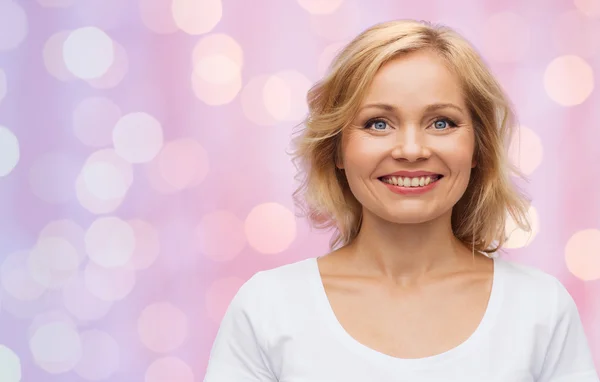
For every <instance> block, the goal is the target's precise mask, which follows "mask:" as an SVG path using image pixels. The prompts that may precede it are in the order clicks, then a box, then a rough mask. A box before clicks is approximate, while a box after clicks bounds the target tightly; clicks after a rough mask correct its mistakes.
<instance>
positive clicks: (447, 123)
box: [433, 118, 457, 130]
mask: <svg viewBox="0 0 600 382" xmlns="http://www.w3.org/2000/svg"><path fill="white" fill-rule="evenodd" d="M456 126H457V125H456V123H454V121H452V120H450V119H448V118H441V119H438V120H436V121H435V122H434V123H433V127H434V129H435V130H446V129H447V128H449V127H456Z"/></svg>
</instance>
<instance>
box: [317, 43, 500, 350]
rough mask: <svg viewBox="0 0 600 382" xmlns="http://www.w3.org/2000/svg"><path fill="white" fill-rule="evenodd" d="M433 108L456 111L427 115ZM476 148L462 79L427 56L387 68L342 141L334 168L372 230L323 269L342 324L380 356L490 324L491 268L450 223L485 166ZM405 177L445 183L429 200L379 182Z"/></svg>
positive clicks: (325, 259) (435, 346) (322, 262)
mask: <svg viewBox="0 0 600 382" xmlns="http://www.w3.org/2000/svg"><path fill="white" fill-rule="evenodd" d="M372 104H385V105H388V106H387V107H380V106H378V107H369V106H368V105H372ZM436 104H452V105H454V106H455V107H450V106H445V107H443V108H437V109H435V110H432V109H430V108H429V109H428V106H430V105H436ZM374 118H376V119H377V120H376V121H373V119H374ZM448 119H450V120H448ZM474 148H475V137H474V131H473V124H472V120H471V117H470V115H469V113H468V111H467V107H466V103H465V100H464V97H463V95H462V93H461V88H460V84H459V81H458V79H457V78H456V76H455V75H454V74H453V73H452V72H450V71H449V70H448V69H447V68H446V67H445V66H444V62H443V61H442V59H441V58H440V57H438V56H437V55H436V54H435V53H433V52H430V51H426V50H421V51H417V52H412V53H409V54H407V55H403V56H400V57H398V58H395V59H393V60H392V61H389V62H388V63H386V64H385V65H384V66H382V67H381V68H380V70H379V71H378V72H377V74H376V76H375V78H374V80H373V82H372V84H371V86H370V88H369V89H368V92H367V94H366V96H365V98H364V100H363V102H362V106H361V110H360V111H359V113H358V115H357V116H356V118H355V120H354V121H353V123H352V126H350V127H348V128H347V129H346V130H345V131H344V132H343V136H342V150H341V151H342V155H341V159H340V161H339V163H337V166H338V168H340V169H343V170H344V172H345V174H346V177H347V179H348V183H349V185H350V188H351V190H352V192H353V194H354V196H355V197H356V198H357V200H358V201H359V202H360V203H361V205H362V206H363V222H362V226H361V230H360V233H359V234H358V236H357V237H356V238H355V240H353V241H352V243H350V244H349V245H347V246H345V247H343V248H340V249H338V250H336V251H334V252H331V253H329V254H327V255H325V256H322V257H320V258H319V259H318V260H317V262H318V265H319V270H320V273H321V278H322V281H323V285H324V287H325V291H326V293H327V296H328V298H329V302H330V305H331V307H332V309H333V311H334V313H335V315H336V317H337V318H338V321H339V323H340V325H342V327H343V328H344V329H345V330H346V332H347V333H348V334H349V335H350V336H352V337H354V339H356V340H357V341H358V342H360V343H362V344H363V345H365V346H367V347H369V348H371V349H373V350H374V351H377V352H381V353H384V354H387V355H390V356H393V357H398V358H422V357H427V356H432V355H435V354H439V353H442V352H444V351H447V350H450V349H452V348H454V347H456V346H458V345H459V344H460V343H462V342H464V341H465V340H466V339H467V338H468V337H469V336H470V335H471V334H472V333H473V332H474V331H475V329H476V328H477V326H478V325H479V323H480V321H481V319H482V317H483V315H484V312H485V309H486V307H487V303H488V300H489V295H490V291H491V285H492V276H493V262H492V260H490V259H488V258H487V257H485V256H483V255H481V254H479V253H477V252H475V253H473V252H472V249H471V248H466V247H465V246H464V245H463V244H462V243H461V242H460V241H459V240H458V239H456V237H455V236H454V235H453V233H452V228H451V220H450V219H451V213H452V208H453V206H454V205H455V204H456V202H457V201H458V200H459V199H460V198H461V196H462V195H463V193H464V192H465V190H466V188H467V184H468V181H469V177H470V172H471V169H472V168H474V167H475V166H476V165H477V164H476V162H475V160H474ZM399 170H406V171H418V170H425V171H431V172H434V173H437V174H442V175H444V177H443V178H442V179H441V180H440V181H439V182H438V184H437V185H436V187H434V188H433V189H432V190H431V191H429V192H427V193H425V194H422V195H418V196H415V195H410V196H407V195H399V194H395V193H393V192H391V191H390V190H389V189H387V187H386V186H385V185H384V184H383V183H382V182H381V181H380V180H379V179H378V178H379V177H381V176H383V175H386V174H390V173H392V172H395V171H399Z"/></svg>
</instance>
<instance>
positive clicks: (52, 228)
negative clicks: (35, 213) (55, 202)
mask: <svg viewBox="0 0 600 382" xmlns="http://www.w3.org/2000/svg"><path fill="white" fill-rule="evenodd" d="M84 235H85V231H84V230H83V228H82V227H81V226H80V225H79V224H77V223H75V222H74V221H73V220H69V219H59V220H51V221H50V222H48V223H47V224H46V225H45V226H44V228H42V230H41V231H40V233H39V235H38V240H40V239H42V238H45V237H59V238H63V239H65V240H67V241H68V242H69V243H71V245H72V246H73V248H75V250H76V251H77V254H78V255H79V263H80V264H81V263H82V262H83V260H84V259H86V257H87V256H86V254H85V243H84Z"/></svg>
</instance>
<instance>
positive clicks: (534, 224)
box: [504, 206, 540, 249]
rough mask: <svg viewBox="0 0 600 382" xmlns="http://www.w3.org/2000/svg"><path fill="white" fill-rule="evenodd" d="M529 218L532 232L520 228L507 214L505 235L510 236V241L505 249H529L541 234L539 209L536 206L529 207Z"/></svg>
mask: <svg viewBox="0 0 600 382" xmlns="http://www.w3.org/2000/svg"><path fill="white" fill-rule="evenodd" d="M527 216H528V218H529V223H530V225H531V232H526V231H524V230H522V229H521V228H519V227H518V226H517V224H516V223H515V221H514V220H513V219H512V217H511V216H510V215H508V214H507V218H506V225H505V233H506V235H507V236H508V240H507V241H506V242H505V243H504V247H505V248H509V249H510V248H523V247H527V246H528V245H529V244H531V242H532V241H533V240H534V239H535V237H536V236H537V234H538V233H539V232H540V220H539V217H538V213H537V209H536V208H535V207H534V206H530V207H529V210H528V211H527Z"/></svg>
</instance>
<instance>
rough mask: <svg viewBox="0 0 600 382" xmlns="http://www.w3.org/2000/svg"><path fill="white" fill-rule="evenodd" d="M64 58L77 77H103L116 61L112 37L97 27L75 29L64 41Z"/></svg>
mask: <svg viewBox="0 0 600 382" xmlns="http://www.w3.org/2000/svg"><path fill="white" fill-rule="evenodd" d="M63 59H64V61H65V64H66V66H67V69H69V71H71V73H73V74H74V75H75V76H76V77H79V78H82V79H92V78H98V77H102V76H103V75H104V74H105V73H106V72H107V71H108V69H109V68H110V67H111V65H112V64H113V61H114V46H113V42H112V39H111V38H110V37H109V36H108V35H107V34H106V33H105V32H104V31H103V30H101V29H99V28H96V27H85V28H79V29H75V30H74V31H72V32H71V33H70V34H69V37H67V39H66V40H65V42H64V45H63Z"/></svg>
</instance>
